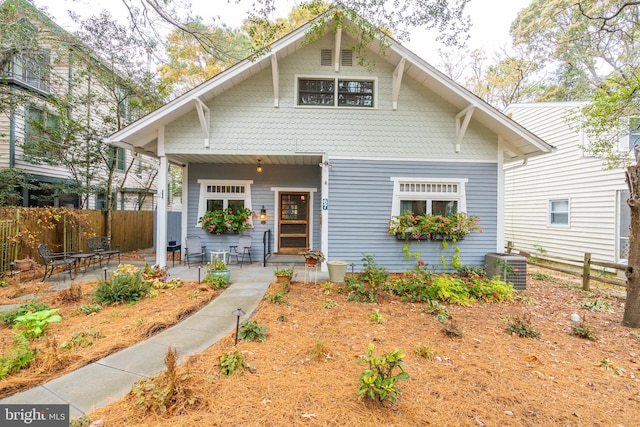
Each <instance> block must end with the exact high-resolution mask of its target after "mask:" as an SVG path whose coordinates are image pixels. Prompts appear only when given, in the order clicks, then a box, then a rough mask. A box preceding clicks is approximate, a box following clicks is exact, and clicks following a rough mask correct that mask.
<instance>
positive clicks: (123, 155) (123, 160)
mask: <svg viewBox="0 0 640 427" xmlns="http://www.w3.org/2000/svg"><path fill="white" fill-rule="evenodd" d="M111 155H112V156H115V160H116V167H115V171H116V172H125V171H126V170H127V151H126V150H125V149H124V148H120V147H112V150H111Z"/></svg>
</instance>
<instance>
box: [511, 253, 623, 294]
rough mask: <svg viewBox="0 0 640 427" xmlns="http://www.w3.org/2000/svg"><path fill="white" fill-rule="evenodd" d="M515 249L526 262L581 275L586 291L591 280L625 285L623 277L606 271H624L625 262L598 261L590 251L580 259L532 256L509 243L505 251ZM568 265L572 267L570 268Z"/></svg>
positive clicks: (589, 286) (589, 287) (583, 287)
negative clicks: (614, 275)
mask: <svg viewBox="0 0 640 427" xmlns="http://www.w3.org/2000/svg"><path fill="white" fill-rule="evenodd" d="M513 250H516V251H517V252H519V253H520V254H521V255H526V256H527V262H528V263H529V264H532V265H537V266H540V267H546V268H551V269H552V270H556V271H560V272H562V273H568V274H575V275H578V276H581V277H582V289H584V290H585V291H588V290H590V289H591V280H592V279H593V280H596V281H598V282H602V283H607V284H609V285H616V286H626V285H627V282H626V280H625V279H622V278H619V277H612V276H611V275H610V273H608V272H607V269H608V270H609V271H611V270H613V271H614V272H615V273H616V276H617V273H618V272H620V271H622V272H624V271H626V269H627V265H626V264H618V263H615V262H607V261H598V260H595V259H592V258H591V253H589V252H585V254H584V258H583V259H582V260H576V259H571V258H564V257H559V256H554V257H545V256H539V255H536V256H533V255H529V254H528V253H526V252H522V251H519V250H517V249H516V248H514V247H513V246H511V245H507V252H508V253H511V252H512V251H513ZM570 266H573V267H574V268H573V269H571V268H570Z"/></svg>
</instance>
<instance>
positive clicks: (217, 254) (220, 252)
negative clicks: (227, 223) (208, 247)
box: [211, 249, 229, 265]
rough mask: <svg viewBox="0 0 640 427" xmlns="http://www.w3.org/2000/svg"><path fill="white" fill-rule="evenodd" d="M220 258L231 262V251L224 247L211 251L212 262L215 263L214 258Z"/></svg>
mask: <svg viewBox="0 0 640 427" xmlns="http://www.w3.org/2000/svg"><path fill="white" fill-rule="evenodd" d="M214 258H216V259H220V258H222V261H224V262H225V264H227V265H228V264H229V251H227V250H224V249H216V250H215V251H211V264H213V259H214Z"/></svg>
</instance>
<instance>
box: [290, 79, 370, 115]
mask: <svg viewBox="0 0 640 427" xmlns="http://www.w3.org/2000/svg"><path fill="white" fill-rule="evenodd" d="M296 84H297V90H296V92H297V94H298V101H297V105H299V106H320V107H363V108H373V107H375V96H374V95H375V90H376V80H375V79H359V78H337V77H335V78H334V77H323V78H314V77H298V79H297V80H296Z"/></svg>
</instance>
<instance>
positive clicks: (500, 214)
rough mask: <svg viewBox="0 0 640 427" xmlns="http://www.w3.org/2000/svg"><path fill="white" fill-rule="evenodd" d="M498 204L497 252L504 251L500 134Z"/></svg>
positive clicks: (502, 167)
mask: <svg viewBox="0 0 640 427" xmlns="http://www.w3.org/2000/svg"><path fill="white" fill-rule="evenodd" d="M497 172H498V206H497V213H498V215H497V216H498V217H497V220H498V221H497V222H498V223H497V226H498V229H497V230H496V231H497V238H496V252H497V253H499V254H501V253H503V252H504V244H505V241H504V138H503V137H502V135H498V171H497Z"/></svg>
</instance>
